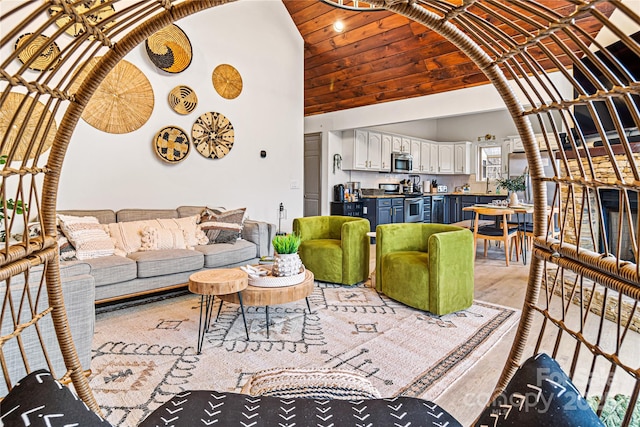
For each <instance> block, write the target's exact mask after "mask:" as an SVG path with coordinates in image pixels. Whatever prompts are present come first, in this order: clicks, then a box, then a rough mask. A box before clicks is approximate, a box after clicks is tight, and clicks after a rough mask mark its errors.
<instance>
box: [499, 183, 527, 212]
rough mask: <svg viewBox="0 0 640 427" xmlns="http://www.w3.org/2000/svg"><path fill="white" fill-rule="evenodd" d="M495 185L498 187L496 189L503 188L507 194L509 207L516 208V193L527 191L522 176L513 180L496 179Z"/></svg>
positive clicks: (517, 202)
mask: <svg viewBox="0 0 640 427" xmlns="http://www.w3.org/2000/svg"><path fill="white" fill-rule="evenodd" d="M496 184H497V185H498V188H504V189H505V190H507V191H508V192H509V205H510V206H518V205H519V204H520V202H519V201H518V194H517V193H516V192H517V191H524V190H526V189H527V184H526V181H525V176H524V175H520V176H517V177H515V178H498V179H497V180H496Z"/></svg>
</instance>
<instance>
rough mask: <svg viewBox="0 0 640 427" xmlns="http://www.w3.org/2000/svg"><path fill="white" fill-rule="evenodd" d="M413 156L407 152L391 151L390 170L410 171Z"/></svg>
mask: <svg viewBox="0 0 640 427" xmlns="http://www.w3.org/2000/svg"><path fill="white" fill-rule="evenodd" d="M412 168H413V156H412V155H411V154H409V153H398V152H394V153H391V172H400V173H404V172H411V169H412Z"/></svg>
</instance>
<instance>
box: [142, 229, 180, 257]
mask: <svg viewBox="0 0 640 427" xmlns="http://www.w3.org/2000/svg"><path fill="white" fill-rule="evenodd" d="M141 242H142V245H141V246H140V250H141V251H157V250H162V249H186V248H187V243H186V241H185V238H184V231H182V230H181V229H179V228H167V229H164V228H156V227H151V226H146V227H144V228H143V229H142V235H141Z"/></svg>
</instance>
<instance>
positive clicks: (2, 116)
mask: <svg viewBox="0 0 640 427" xmlns="http://www.w3.org/2000/svg"><path fill="white" fill-rule="evenodd" d="M25 98H27V96H26V95H23V94H21V93H14V92H12V93H10V94H9V96H7V99H6V100H5V101H4V103H2V105H1V106H0V135H2V137H3V138H4V136H5V135H8V139H7V144H5V146H4V147H3V149H2V152H1V153H0V155H8V154H9V153H10V152H11V150H13V148H14V146H15V144H18V146H17V147H16V149H15V150H16V151H15V155H14V156H13V157H12V160H14V161H16V160H22V159H24V158H25V157H26V158H29V159H33V158H34V157H35V155H36V151H35V150H37V149H38V147H37V146H38V144H39V143H38V142H37V141H40V140H41V139H42V138H43V136H44V132H45V129H46V126H41V127H40V128H38V123H39V121H40V118H41V117H42V115H43V114H44V115H45V117H44V121H43V123H48V122H49V120H51V112H50V111H48V110H47V109H46V108H45V106H44V104H43V103H41V102H40V101H35V100H34V99H33V98H32V97H28V99H26V100H25ZM23 102H24V104H23ZM34 102H35V106H34V107H33V112H30V110H31V106H32V105H33V103H34ZM14 116H15V120H13V119H14ZM12 120H13V123H12ZM22 127H24V131H23V133H22V135H21V136H20V139H19V140H16V138H17V136H18V134H19V132H20V130H21V128H22ZM36 129H37V130H38V131H37V133H38V134H37V136H36V143H35V144H34V145H35V147H31V148H29V144H30V143H31V140H32V138H33V136H34V133H35V132H36ZM56 131H57V127H56V122H55V121H51V126H50V127H49V130H48V132H47V134H46V139H45V142H44V143H43V146H42V149H41V150H42V151H41V152H42V153H44V152H45V151H47V150H48V149H49V148H51V145H52V144H53V140H54V138H55V136H56Z"/></svg>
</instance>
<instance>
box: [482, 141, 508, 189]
mask: <svg viewBox="0 0 640 427" xmlns="http://www.w3.org/2000/svg"><path fill="white" fill-rule="evenodd" d="M478 160H479V165H478V166H479V167H478V171H479V174H478V178H477V180H478V181H486V180H487V179H490V180H495V179H498V178H500V177H501V171H502V147H501V146H499V145H493V146H486V147H478Z"/></svg>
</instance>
